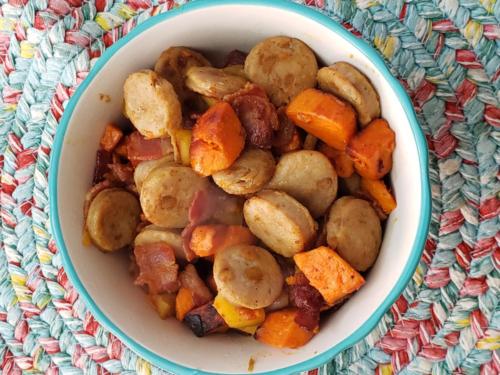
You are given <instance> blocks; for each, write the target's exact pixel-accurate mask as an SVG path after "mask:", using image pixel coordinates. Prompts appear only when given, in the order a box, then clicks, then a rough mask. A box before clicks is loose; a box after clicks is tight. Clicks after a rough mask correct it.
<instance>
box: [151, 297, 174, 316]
mask: <svg viewBox="0 0 500 375" xmlns="http://www.w3.org/2000/svg"><path fill="white" fill-rule="evenodd" d="M149 299H150V300H151V302H152V303H153V306H154V308H155V310H156V312H157V313H158V315H159V316H160V318H161V319H167V318H169V317H171V316H174V315H175V299H176V294H175V293H163V294H153V295H150V296H149Z"/></svg>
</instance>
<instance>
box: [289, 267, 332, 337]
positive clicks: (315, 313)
mask: <svg viewBox="0 0 500 375" xmlns="http://www.w3.org/2000/svg"><path fill="white" fill-rule="evenodd" d="M304 278H305V277H304ZM306 281H307V279H306ZM299 282H300V283H299V284H296V285H290V286H289V288H288V295H289V298H290V304H291V305H292V306H295V307H297V308H298V313H297V315H296V317H295V322H296V323H297V324H299V325H301V326H302V327H304V328H307V329H309V330H311V331H312V330H314V329H315V328H316V327H317V326H318V324H319V315H320V311H321V308H322V307H323V306H324V305H325V304H326V303H325V300H324V299H323V296H322V295H321V294H320V293H319V292H318V291H317V290H316V289H315V288H314V287H312V286H311V285H309V283H308V282H307V283H306V282H305V281H304V280H303V279H302V278H300V279H299Z"/></svg>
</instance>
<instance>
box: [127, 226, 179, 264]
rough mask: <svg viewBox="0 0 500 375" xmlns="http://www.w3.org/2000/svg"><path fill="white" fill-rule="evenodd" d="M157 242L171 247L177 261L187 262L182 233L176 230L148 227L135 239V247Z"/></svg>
mask: <svg viewBox="0 0 500 375" xmlns="http://www.w3.org/2000/svg"><path fill="white" fill-rule="evenodd" d="M157 242H163V243H166V244H167V245H168V246H170V247H171V248H172V249H173V250H174V253H175V258H176V259H177V260H186V253H185V252H184V250H183V249H182V237H181V233H180V231H178V230H175V229H166V228H161V227H159V226H156V225H148V226H147V227H145V228H144V229H143V230H142V231H141V232H140V233H139V234H138V235H137V237H135V240H134V245H135V246H143V245H149V244H153V243H157Z"/></svg>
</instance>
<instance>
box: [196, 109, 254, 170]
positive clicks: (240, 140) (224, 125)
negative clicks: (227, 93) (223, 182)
mask: <svg viewBox="0 0 500 375" xmlns="http://www.w3.org/2000/svg"><path fill="white" fill-rule="evenodd" d="M244 146H245V131H244V129H243V127H242V126H241V123H240V120H239V119H238V116H236V113H235V112H234V110H233V108H232V107H231V106H230V105H229V104H228V103H226V102H219V103H216V104H214V105H213V106H212V107H210V108H209V109H208V110H207V111H206V112H205V113H204V114H203V115H202V116H201V117H200V118H199V119H198V121H197V123H196V125H195V126H194V128H193V133H192V142H191V147H190V159H191V167H192V168H193V169H194V170H195V171H196V172H198V173H199V174H201V175H203V176H210V175H212V174H213V173H215V172H218V171H221V170H223V169H227V168H229V167H230V166H231V165H232V164H233V163H234V161H235V160H236V159H237V158H238V156H239V155H240V153H241V151H242V150H243V147H244Z"/></svg>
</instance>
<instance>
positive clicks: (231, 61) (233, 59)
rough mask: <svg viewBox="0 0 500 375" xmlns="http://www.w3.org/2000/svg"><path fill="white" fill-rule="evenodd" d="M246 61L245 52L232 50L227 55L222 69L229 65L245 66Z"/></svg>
mask: <svg viewBox="0 0 500 375" xmlns="http://www.w3.org/2000/svg"><path fill="white" fill-rule="evenodd" d="M246 59H247V54H246V53H245V52H243V51H240V50H237V49H234V50H232V51H231V52H229V53H228V54H227V56H226V63H225V64H224V67H226V66H229V65H245V60H246Z"/></svg>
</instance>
